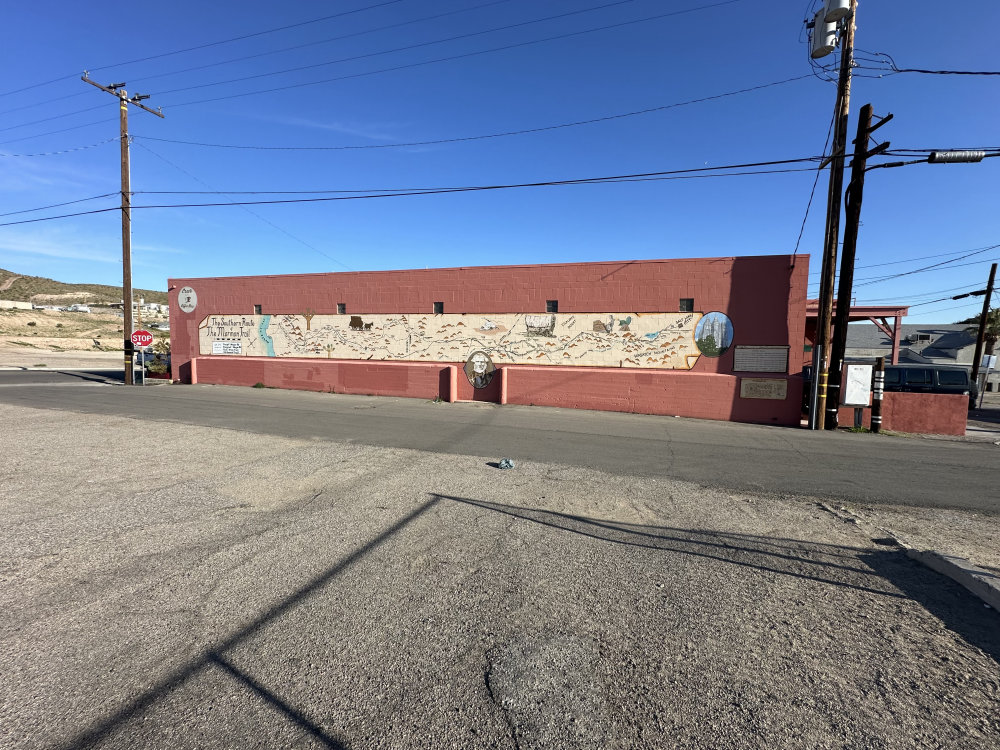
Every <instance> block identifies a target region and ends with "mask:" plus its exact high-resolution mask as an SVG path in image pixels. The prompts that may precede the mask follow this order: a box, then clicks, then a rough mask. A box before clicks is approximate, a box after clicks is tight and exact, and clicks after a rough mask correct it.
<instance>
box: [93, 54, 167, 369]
mask: <svg viewBox="0 0 1000 750" xmlns="http://www.w3.org/2000/svg"><path fill="white" fill-rule="evenodd" d="M80 80H81V81H83V82H84V83H89V84H90V85H91V86H96V87H97V88H99V89H100V90H101V91H106V92H108V93H109V94H111V95H112V96H114V97H115V98H116V99H118V103H119V118H118V119H119V126H120V127H119V130H120V132H121V142H122V145H121V154H122V179H121V182H122V312H123V313H124V321H123V325H122V330H123V332H124V334H125V338H124V350H125V385H135V380H134V376H133V373H132V365H133V362H132V360H133V354H134V351H135V350H134V348H133V345H132V329H133V326H132V217H131V213H132V188H131V185H130V178H129V158H128V105H129V104H132V105H134V106H136V107H139V108H140V109H144V110H146V111H147V112H149V113H150V114H154V115H156V116H157V117H161V118H162V117H163V113H162V112H161V111H159V110H158V109H151V108H150V107H147V106H146V105H145V104H141V102H142V101H143V100H144V99H148V98H149V96H148V95H147V94H136V95H135V96H133V97H132V98H131V99H130V98H129V96H128V92H127V91H125V84H124V83H112V84H110V85H109V86H102V85H101V84H99V83H97V82H95V81H92V80H90V78H89V76H88V74H87V71H84V73H83V75H82V76H81V77H80Z"/></svg>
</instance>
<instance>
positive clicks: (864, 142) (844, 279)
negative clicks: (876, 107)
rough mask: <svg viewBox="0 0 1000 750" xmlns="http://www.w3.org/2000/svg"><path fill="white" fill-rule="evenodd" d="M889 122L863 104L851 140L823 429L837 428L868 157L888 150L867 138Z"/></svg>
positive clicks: (887, 146) (888, 117) (887, 117)
mask: <svg viewBox="0 0 1000 750" xmlns="http://www.w3.org/2000/svg"><path fill="white" fill-rule="evenodd" d="M891 119H892V115H886V116H885V117H883V118H882V119H881V120H880V121H879V122H878V123H877V124H876V125H875V126H874V127H873V126H872V105H871V104H866V105H865V106H863V107H862V108H861V112H860V113H859V115H858V134H857V137H856V138H855V139H854V159H853V160H852V161H851V181H850V182H849V183H848V184H847V191H846V193H845V196H844V198H845V201H846V203H847V207H846V209H845V212H844V214H845V218H846V225H845V227H844V254H843V257H842V259H841V261H840V285H839V288H838V289H837V320H836V322H835V324H834V335H833V349H832V351H831V352H830V378H829V393H828V395H827V409H826V411H827V415H826V422H825V425H824V426H825V428H826V429H828V430H835V429H837V412H838V411H839V408H840V386H841V379H842V375H843V369H844V350H845V349H846V348H847V324H848V323H849V322H850V318H851V294H852V290H853V287H854V257H855V255H856V253H857V249H858V227H859V226H860V224H861V200H862V198H863V197H864V190H865V167H866V166H867V165H868V157H869V156H874V155H875V154H880V153H882V152H883V151H885V150H886V149H887V148H889V143H888V141H887V142H885V143H881V144H879V145H878V146H876V147H875V148H873V149H872V150H871V151H869V150H868V139H869V138H870V137H871V134H872V133H874V132H875V131H876V130H878V129H879V128H880V127H882V126H883V125H885V124H886V123H887V122H889V120H891Z"/></svg>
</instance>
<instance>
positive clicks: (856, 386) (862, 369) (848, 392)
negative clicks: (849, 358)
mask: <svg viewBox="0 0 1000 750" xmlns="http://www.w3.org/2000/svg"><path fill="white" fill-rule="evenodd" d="M871 393H872V366H871V365H848V366H847V379H846V380H845V381H844V398H843V400H842V401H841V403H842V404H843V405H844V406H868V401H869V399H870V397H871Z"/></svg>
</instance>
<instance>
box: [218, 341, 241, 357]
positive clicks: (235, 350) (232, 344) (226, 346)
mask: <svg viewBox="0 0 1000 750" xmlns="http://www.w3.org/2000/svg"><path fill="white" fill-rule="evenodd" d="M242 353H243V344H241V343H240V342H239V341H213V342H212V354H242Z"/></svg>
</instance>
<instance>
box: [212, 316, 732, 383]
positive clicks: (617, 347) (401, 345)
mask: <svg viewBox="0 0 1000 750" xmlns="http://www.w3.org/2000/svg"><path fill="white" fill-rule="evenodd" d="M711 315H721V313H711ZM706 317H707V316H706ZM723 317H724V318H725V316H723ZM703 320H704V318H703V317H702V315H701V314H700V313H676V312H672V313H634V312H633V313H547V314H544V315H543V314H531V313H528V314H525V313H498V314H486V315H481V314H474V313H466V314H438V315H432V314H429V313H428V314H409V315H403V314H379V315H318V314H315V313H313V312H312V311H306V314H305V315H210V316H208V317H207V318H205V319H204V320H202V322H201V324H200V325H199V351H200V353H201V354H203V355H206V354H212V353H214V352H216V351H218V347H216V346H214V344H216V343H217V342H220V341H230V342H239V343H240V344H241V346H240V347H238V348H237V347H232V348H230V349H229V351H231V352H233V354H230V355H229V356H244V357H319V358H324V359H350V360H369V359H370V360H388V361H405V362H465V361H466V360H468V359H469V357H470V355H471V354H472V353H473V352H477V351H478V352H482V353H483V354H484V355H486V357H487V359H488V360H490V361H491V363H495V364H497V365H499V364H531V365H578V366H584V367H642V368H655V369H665V370H690V369H691V368H692V367H693V366H694V363H695V362H697V361H698V357H699V356H700V353H701V352H704V353H705V354H708V352H707V351H705V350H704V349H702V350H701V351H699V347H698V345H697V344H696V343H695V336H696V333H695V331H696V327H697V328H698V329H699V330H700V329H701V328H703V326H701V323H702V322H703ZM725 320H726V323H727V324H728V318H726V319H725ZM712 330H715V329H712ZM728 331H729V333H728V337H727V335H721V334H720V335H719V336H720V337H719V338H718V339H717V341H721V342H723V346H724V348H723V350H722V351H725V349H728V348H729V346H730V344H731V343H732V325H731V324H728ZM707 340H708V339H707V338H706V339H705V341H707ZM717 346H718V344H717ZM720 353H721V352H720ZM708 356H718V354H709V355H708Z"/></svg>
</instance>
